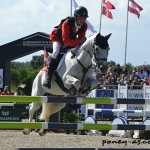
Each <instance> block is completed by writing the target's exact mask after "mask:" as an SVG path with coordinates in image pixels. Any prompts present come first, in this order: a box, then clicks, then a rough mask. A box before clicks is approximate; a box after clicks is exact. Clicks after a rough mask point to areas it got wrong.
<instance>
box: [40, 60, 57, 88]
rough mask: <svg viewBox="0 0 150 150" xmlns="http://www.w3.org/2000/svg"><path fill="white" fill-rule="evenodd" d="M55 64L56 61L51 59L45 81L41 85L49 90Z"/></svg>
mask: <svg viewBox="0 0 150 150" xmlns="http://www.w3.org/2000/svg"><path fill="white" fill-rule="evenodd" d="M55 63H56V59H53V58H51V60H50V63H49V65H48V72H47V73H46V81H45V82H44V84H43V86H45V87H47V88H49V89H50V88H51V77H52V75H53V73H54V71H55Z"/></svg>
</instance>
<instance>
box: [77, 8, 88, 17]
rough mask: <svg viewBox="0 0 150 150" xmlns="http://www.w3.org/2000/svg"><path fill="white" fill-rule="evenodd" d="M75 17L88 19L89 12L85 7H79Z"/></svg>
mask: <svg viewBox="0 0 150 150" xmlns="http://www.w3.org/2000/svg"><path fill="white" fill-rule="evenodd" d="M74 16H81V17H85V18H87V17H88V11H87V9H86V8H85V7H83V6H79V7H77V8H76V9H75V11H74Z"/></svg>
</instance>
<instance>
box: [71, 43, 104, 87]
mask: <svg viewBox="0 0 150 150" xmlns="http://www.w3.org/2000/svg"><path fill="white" fill-rule="evenodd" d="M79 47H80V46H79ZM79 47H77V49H76V50H75V51H74V52H73V51H71V53H72V56H71V58H75V59H76V60H77V62H78V63H79V64H80V66H81V67H82V71H83V77H82V81H81V85H82V83H83V81H84V77H85V74H86V73H87V72H88V70H89V69H96V67H97V66H95V67H94V68H92V63H91V65H90V66H88V67H85V66H84V65H83V64H82V63H81V61H80V60H79V59H78V58H77V57H76V55H75V53H76V51H77V50H78V49H79ZM95 47H96V44H95V43H94V44H93V47H92V52H94V57H95V60H96V61H100V63H99V65H101V64H102V63H103V62H104V61H107V58H98V57H97V56H96V48H95ZM81 48H82V50H85V51H86V52H87V53H88V54H89V55H90V57H91V58H92V57H93V55H92V54H91V53H90V51H89V50H87V49H86V48H84V47H83V46H82V47H81Z"/></svg>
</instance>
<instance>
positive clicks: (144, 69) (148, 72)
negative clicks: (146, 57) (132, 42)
mask: <svg viewBox="0 0 150 150" xmlns="http://www.w3.org/2000/svg"><path fill="white" fill-rule="evenodd" d="M141 72H142V75H143V79H148V78H149V74H150V71H149V70H148V69H147V67H146V66H143V70H142V71H141Z"/></svg>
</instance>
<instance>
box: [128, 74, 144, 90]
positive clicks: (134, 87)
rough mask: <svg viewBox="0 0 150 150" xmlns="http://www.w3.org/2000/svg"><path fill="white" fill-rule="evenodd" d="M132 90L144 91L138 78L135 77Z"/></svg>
mask: <svg viewBox="0 0 150 150" xmlns="http://www.w3.org/2000/svg"><path fill="white" fill-rule="evenodd" d="M131 89H142V85H141V82H140V81H139V79H138V77H134V80H133V82H132V83H131Z"/></svg>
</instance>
